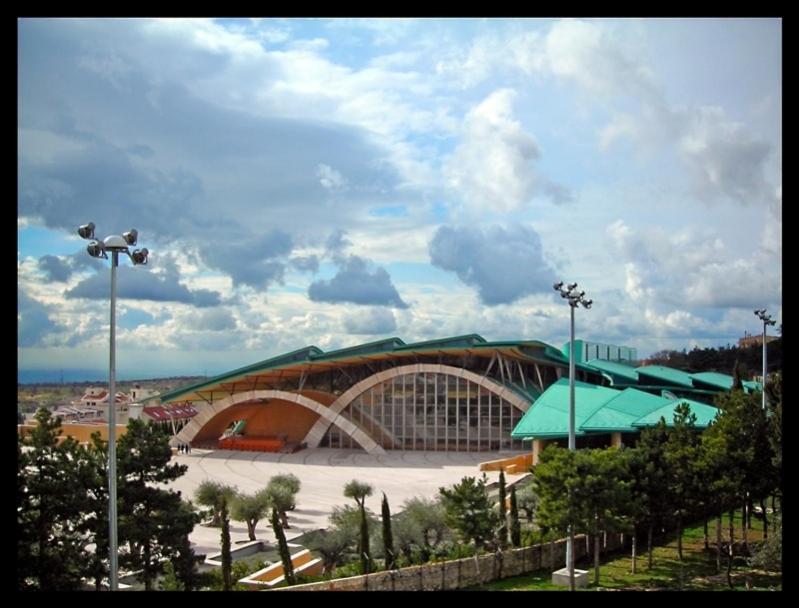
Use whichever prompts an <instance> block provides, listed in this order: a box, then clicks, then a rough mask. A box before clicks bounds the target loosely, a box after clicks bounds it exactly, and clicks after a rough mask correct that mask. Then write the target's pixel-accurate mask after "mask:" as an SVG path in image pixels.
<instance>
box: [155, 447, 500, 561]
mask: <svg viewBox="0 0 799 608" xmlns="http://www.w3.org/2000/svg"><path fill="white" fill-rule="evenodd" d="M508 455H512V454H510V453H509V454H508ZM485 460H487V455H486V454H485V453H482V454H480V453H474V452H422V451H407V452H400V451H392V452H387V453H385V454H367V453H365V452H364V451H362V450H349V449H334V448H312V449H307V450H303V451H300V452H297V453H294V454H277V453H268V452H238V451H232V450H203V449H194V450H192V452H191V454H177V455H176V456H175V457H174V458H173V462H176V463H178V464H185V465H187V466H188V467H189V468H188V471H187V472H186V474H185V475H183V476H182V477H181V478H179V479H177V480H176V481H175V482H173V483H172V484H170V486H169V487H170V488H172V489H175V490H179V491H180V492H181V493H182V495H183V497H184V498H185V499H187V500H193V499H194V492H195V490H196V489H197V487H198V486H199V485H200V483H202V482H203V481H205V480H207V479H210V480H214V481H218V482H221V483H224V484H228V485H231V486H235V487H236V488H237V489H238V490H239V491H240V492H243V493H247V494H252V493H254V492H256V491H258V490H260V489H262V488H264V487H265V486H266V484H267V483H268V482H269V479H270V478H271V477H272V476H274V475H277V474H279V473H292V474H294V475H296V476H297V477H298V478H299V479H300V482H301V484H302V487H301V488H300V491H299V493H298V494H297V501H296V505H297V508H296V509H295V510H294V511H290V512H289V514H288V519H289V524H290V525H291V528H289V529H288V530H286V538H287V539H288V540H289V541H291V539H293V538H295V537H297V536H299V535H301V534H303V533H305V532H309V531H312V530H318V529H321V528H327V527H328V526H329V525H330V524H329V522H328V516H329V515H330V514H331V513H332V512H333V508H334V507H336V506H345V505H350V506H354V505H355V503H354V501H353V500H352V499H349V498H346V497H345V496H344V485H345V484H346V483H347V482H349V481H351V480H353V479H357V480H359V481H362V482H366V483H369V484H371V485H372V486H373V488H374V491H373V493H372V495H371V496H369V497H368V498H367V499H366V507H367V508H368V509H370V510H371V511H372V512H373V513H375V514H376V515H377V516H378V517H379V514H380V502H381V500H382V498H383V493H384V492H385V494H386V497H387V498H388V501H389V505H390V507H391V512H392V513H398V512H399V511H400V510H401V506H402V503H404V502H405V501H406V500H408V499H410V498H414V497H417V496H418V497H424V498H428V499H430V498H435V497H436V496H438V489H439V488H440V487H442V486H450V485H452V484H455V483H457V482H459V481H460V480H461V479H462V478H463V477H465V476H471V477H480V476H481V475H482V473H481V472H480V470H479V464H480V463H481V462H484V461H485ZM486 476H487V478H488V481H489V483H491V482H494V481H497V479H498V477H499V473H498V472H495V471H489V472H487V473H486ZM512 479H513V478H512V477H509V479H508V481H509V482H510V481H512ZM255 534H256V537H257V538H258V540H267V541H270V542H272V541H274V534H273V532H272V528H271V526H270V525H269V521H268V519H267V518H264V519H262V520H261V521H259V522H258V525H257V526H256V528H255ZM220 535H221V531H220V529H219V528H211V527H208V526H203V525H198V526H195V528H194V531H193V532H192V534H191V535H190V537H189V538H190V540H191V542H192V543H193V548H194V551H195V553H197V554H212V553H216V552H218V551H219V549H220ZM248 539H249V537H248V536H247V526H246V525H245V524H244V522H239V521H231V542H232V545H233V546H234V547H235V546H236V544H237V543H240V542H244V541H247V540H248Z"/></svg>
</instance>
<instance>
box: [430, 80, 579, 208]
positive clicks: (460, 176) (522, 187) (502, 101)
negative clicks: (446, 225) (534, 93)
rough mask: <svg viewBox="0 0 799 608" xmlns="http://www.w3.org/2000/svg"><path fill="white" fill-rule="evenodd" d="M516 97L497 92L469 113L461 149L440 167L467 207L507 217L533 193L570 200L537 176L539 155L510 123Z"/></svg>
mask: <svg viewBox="0 0 799 608" xmlns="http://www.w3.org/2000/svg"><path fill="white" fill-rule="evenodd" d="M515 96H516V93H515V91H513V90H512V89H501V90H499V91H495V92H494V93H492V94H491V95H489V96H488V97H487V98H486V99H485V100H484V101H483V102H482V103H480V104H479V105H478V106H477V107H475V108H473V109H472V110H471V111H470V112H469V113H468V114H467V115H466V118H465V120H464V127H463V135H462V139H461V143H460V144H459V145H458V146H457V147H456V148H455V151H454V152H453V153H452V156H450V157H449V158H448V159H447V161H446V163H445V165H444V176H445V178H446V179H447V181H448V183H449V185H450V186H451V187H452V188H453V189H455V190H456V191H457V192H458V193H459V194H460V195H461V196H462V197H463V198H464V199H465V201H466V202H467V203H468V204H469V205H471V206H474V207H477V208H485V207H489V208H492V209H496V210H499V211H512V210H514V209H518V208H519V207H521V206H523V205H525V204H526V203H528V202H529V200H530V198H531V197H533V196H534V195H535V194H538V193H540V194H544V195H546V196H549V197H550V198H551V199H553V200H554V201H555V202H563V201H564V200H568V198H569V194H568V191H567V190H566V189H565V188H564V187H563V186H558V185H556V184H552V183H551V182H550V181H549V180H547V179H546V178H544V177H541V176H539V175H537V174H536V171H535V170H534V163H535V161H537V160H538V159H539V158H540V156H541V151H540V149H539V146H538V144H537V143H536V141H535V139H534V138H533V137H532V136H531V135H529V134H528V133H526V132H525V131H524V129H523V128H522V125H521V124H520V123H519V122H518V121H516V120H514V118H513V99H514V98H515Z"/></svg>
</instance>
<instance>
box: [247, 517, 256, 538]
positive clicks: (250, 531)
mask: <svg viewBox="0 0 799 608" xmlns="http://www.w3.org/2000/svg"><path fill="white" fill-rule="evenodd" d="M247 535H248V536H249V537H250V540H255V522H254V521H252V520H248V521H247Z"/></svg>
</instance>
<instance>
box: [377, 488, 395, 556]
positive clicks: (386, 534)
mask: <svg viewBox="0 0 799 608" xmlns="http://www.w3.org/2000/svg"><path fill="white" fill-rule="evenodd" d="M380 510H381V515H382V517H383V550H384V551H385V553H386V570H394V568H396V567H397V556H396V554H395V553H394V535H393V534H392V531H391V510H390V509H389V508H388V498H386V493H385V492H383V503H382V504H381V505H380Z"/></svg>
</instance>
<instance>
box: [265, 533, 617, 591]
mask: <svg viewBox="0 0 799 608" xmlns="http://www.w3.org/2000/svg"><path fill="white" fill-rule="evenodd" d="M623 541H624V538H623V536H621V535H618V534H608V535H607V537H606V542H605V545H604V547H603V550H604V551H613V550H615V549H618V548H619V547H621V546H622V542H623ZM574 548H575V557H576V559H580V558H581V557H584V556H585V555H586V541H585V535H583V534H579V535H577V536H575V537H574ZM565 562H566V539H561V540H557V541H555V542H552V543H544V544H539V545H532V546H530V547H522V548H520V549H508V550H506V551H497V552H496V553H490V554H487V555H480V556H475V557H466V558H463V559H456V560H450V561H445V562H438V563H433V564H424V565H423V566H409V567H407V568H400V569H398V570H383V571H380V572H375V573H374V574H367V575H360V576H351V577H348V578H339V579H333V580H329V581H320V582H317V583H307V584H305V585H294V586H293V587H281V588H279V589H274V591H440V590H445V589H461V588H463V587H472V586H475V585H480V584H483V583H488V582H491V581H495V580H498V579H502V578H507V577H510V576H518V575H520V574H525V573H527V572H533V571H535V570H540V569H542V568H547V569H550V570H556V569H558V568H560V567H562V566H563V565H564V564H565Z"/></svg>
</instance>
